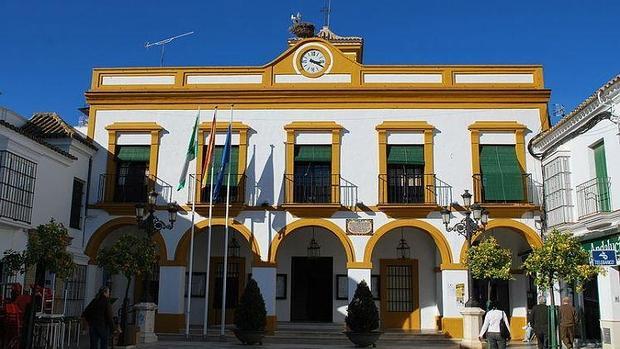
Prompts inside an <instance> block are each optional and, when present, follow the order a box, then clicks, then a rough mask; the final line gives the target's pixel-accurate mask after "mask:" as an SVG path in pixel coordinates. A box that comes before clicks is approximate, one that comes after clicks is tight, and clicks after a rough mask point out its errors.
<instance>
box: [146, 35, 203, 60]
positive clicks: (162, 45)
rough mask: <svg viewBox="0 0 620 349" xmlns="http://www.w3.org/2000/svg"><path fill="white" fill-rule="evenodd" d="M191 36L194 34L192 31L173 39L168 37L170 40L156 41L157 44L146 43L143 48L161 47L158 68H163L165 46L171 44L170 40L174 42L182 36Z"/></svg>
mask: <svg viewBox="0 0 620 349" xmlns="http://www.w3.org/2000/svg"><path fill="white" fill-rule="evenodd" d="M192 34H194V32H193V31H191V32H187V33H184V34H180V35H177V36H173V37H170V38H167V39H163V40H160V41H157V42H153V43H150V42H148V41H147V42H146V44H144V48H146V49H148V48H149V47H152V46H161V58H160V61H159V66H160V67H163V66H164V52H165V48H166V44H169V43H171V42H172V40H175V39H178V38H182V37H184V36H188V35H192Z"/></svg>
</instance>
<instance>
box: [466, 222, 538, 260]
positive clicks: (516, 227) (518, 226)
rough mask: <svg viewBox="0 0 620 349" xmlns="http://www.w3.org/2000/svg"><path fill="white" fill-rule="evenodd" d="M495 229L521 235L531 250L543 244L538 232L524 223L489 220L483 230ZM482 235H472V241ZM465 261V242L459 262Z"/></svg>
mask: <svg viewBox="0 0 620 349" xmlns="http://www.w3.org/2000/svg"><path fill="white" fill-rule="evenodd" d="M495 228H508V229H511V230H513V231H515V232H517V233H519V234H521V236H522V237H523V238H524V239H525V241H527V243H528V244H529V245H530V246H531V247H533V248H535V247H541V246H542V244H543V241H542V238H541V237H540V235H538V232H536V230H534V229H532V228H531V227H530V226H528V225H526V224H524V223H521V222H519V221H515V220H513V219H506V218H498V219H491V220H490V221H489V223H488V224H487V226H486V227H485V230H486V231H489V230H491V229H495ZM482 234H484V232H481V233H477V234H476V235H474V237H473V240H472V241H476V240H478V239H479V238H480V237H481V236H482ZM466 259H467V242H465V243H463V246H462V247H461V254H460V256H459V260H460V261H461V263H465V260H466Z"/></svg>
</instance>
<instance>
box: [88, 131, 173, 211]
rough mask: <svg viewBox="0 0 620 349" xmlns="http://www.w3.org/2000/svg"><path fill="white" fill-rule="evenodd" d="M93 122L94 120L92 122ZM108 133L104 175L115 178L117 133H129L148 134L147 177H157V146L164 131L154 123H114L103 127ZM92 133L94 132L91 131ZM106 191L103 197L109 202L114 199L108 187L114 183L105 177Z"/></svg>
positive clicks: (112, 190)
mask: <svg viewBox="0 0 620 349" xmlns="http://www.w3.org/2000/svg"><path fill="white" fill-rule="evenodd" d="M93 121H94V120H93ZM105 129H106V130H107V131H108V149H107V150H108V159H107V164H106V174H107V175H114V176H116V161H115V159H114V158H115V156H116V141H117V138H118V134H119V132H131V133H148V134H150V135H151V142H150V144H149V146H150V148H149V149H150V155H149V176H152V177H153V178H154V177H157V168H158V161H159V144H160V137H161V131H162V130H163V129H164V128H163V127H161V126H160V125H158V124H157V123H155V122H115V123H113V124H110V125H108V126H106V127H105ZM93 132H94V131H93ZM106 180H107V181H108V183H106V186H105V188H106V191H105V194H104V195H105V196H104V201H105V202H110V201H112V200H113V198H114V186H113V185H110V184H111V183H114V182H115V178H114V177H108V176H106Z"/></svg>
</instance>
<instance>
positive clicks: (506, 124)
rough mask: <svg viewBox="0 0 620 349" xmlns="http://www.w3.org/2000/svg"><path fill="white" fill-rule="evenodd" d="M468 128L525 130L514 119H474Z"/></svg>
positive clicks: (479, 129) (480, 129) (524, 127)
mask: <svg viewBox="0 0 620 349" xmlns="http://www.w3.org/2000/svg"><path fill="white" fill-rule="evenodd" d="M468 129H469V130H478V131H486V130H490V131H511V132H515V131H517V130H525V129H527V127H526V126H525V125H523V124H520V123H518V122H516V121H476V122H474V123H473V124H471V125H469V127H468Z"/></svg>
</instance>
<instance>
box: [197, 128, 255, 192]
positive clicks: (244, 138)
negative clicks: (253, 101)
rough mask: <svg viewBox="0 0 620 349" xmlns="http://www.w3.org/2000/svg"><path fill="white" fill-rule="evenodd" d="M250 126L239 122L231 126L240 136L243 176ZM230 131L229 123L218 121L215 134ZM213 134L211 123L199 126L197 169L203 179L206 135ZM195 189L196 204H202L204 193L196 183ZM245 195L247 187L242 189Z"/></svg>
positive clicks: (198, 176)
mask: <svg viewBox="0 0 620 349" xmlns="http://www.w3.org/2000/svg"><path fill="white" fill-rule="evenodd" d="M249 129H250V126H248V125H246V124H244V123H242V122H239V121H234V122H233V123H232V125H231V131H232V132H233V133H238V134H239V158H238V159H237V164H238V166H237V167H238V169H239V170H240V171H241V174H242V175H245V172H246V170H247V169H246V167H247V159H248V136H249V133H248V130H249ZM227 131H228V122H224V121H216V122H215V132H216V133H222V132H227ZM209 132H211V122H210V121H204V122H202V123H200V125H198V154H197V155H196V163H197V164H199V165H200V166H197V167H196V177H197V178H202V175H203V173H202V160H203V158H204V156H205V155H206V154H204V152H203V148H204V142H205V137H206V135H207V134H208V133H209ZM194 188H195V190H196V192H195V195H196V196H195V198H196V202H202V191H201V190H200V185H198V183H195V185H194ZM240 189H241V190H243V192H244V193H245V187H244V188H240ZM244 195H245V194H244Z"/></svg>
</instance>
